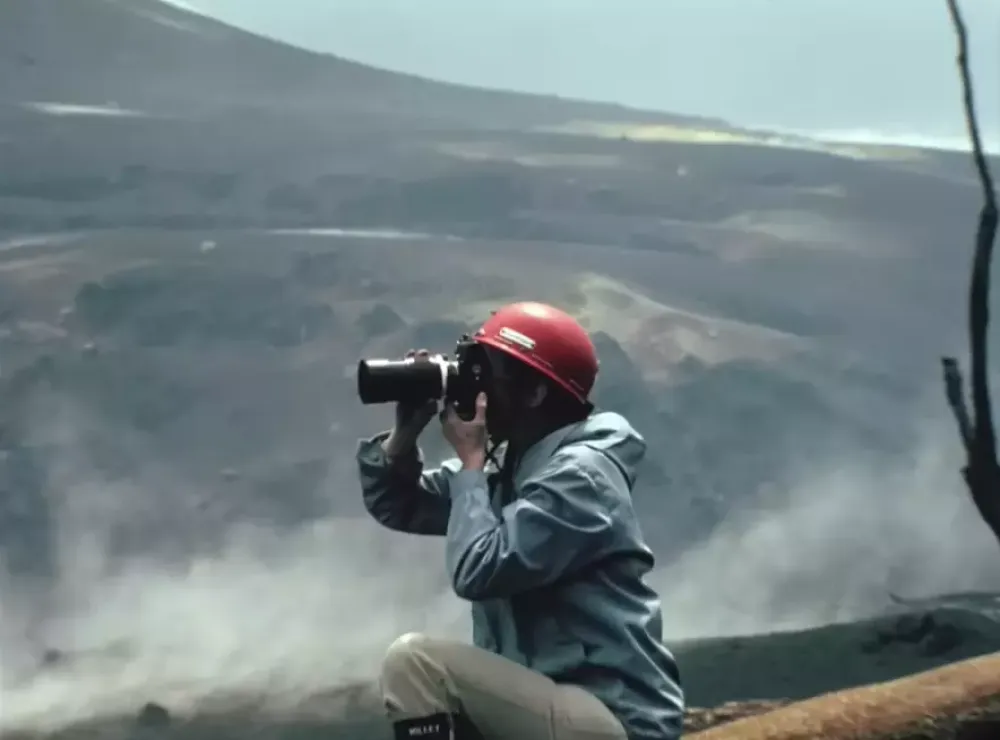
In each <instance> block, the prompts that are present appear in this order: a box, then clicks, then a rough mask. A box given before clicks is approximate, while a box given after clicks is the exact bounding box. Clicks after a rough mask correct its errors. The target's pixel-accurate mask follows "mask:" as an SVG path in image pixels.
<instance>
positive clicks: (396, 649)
mask: <svg viewBox="0 0 1000 740" xmlns="http://www.w3.org/2000/svg"><path fill="white" fill-rule="evenodd" d="M438 645H439V641H438V640H435V639H434V638H433V637H428V636H427V635H424V634H421V633H419V632H408V633H407V634H405V635H401V636H400V637H398V638H396V639H395V640H394V641H393V642H392V644H391V645H389V649H388V650H386V652H385V657H384V658H383V659H382V680H383V681H390V682H391V681H392V680H394V679H398V678H401V677H403V676H408V675H412V673H413V672H414V670H419V671H421V672H422V673H423V672H426V671H427V670H428V668H431V669H433V668H434V667H435V666H436V665H437V664H438V660H437V653H438V652H439V651H438Z"/></svg>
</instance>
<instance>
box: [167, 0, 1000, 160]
mask: <svg viewBox="0 0 1000 740" xmlns="http://www.w3.org/2000/svg"><path fill="white" fill-rule="evenodd" d="M184 4H186V5H190V6H194V7H196V8H197V9H199V10H202V11H204V12H205V13H208V14H211V15H214V16H216V17H218V18H220V19H222V20H225V21H228V22H231V23H234V24H237V25H240V26H243V27H245V28H248V29H250V30H253V31H256V32H259V33H264V34H268V35H271V36H274V37H277V38H280V39H283V40H286V41H289V42H292V43H295V44H298V45H301V46H305V47H309V48H313V49H318V50H321V51H327V52H332V53H335V54H339V55H342V56H345V57H348V58H351V59H356V60H358V61H362V62H367V63H370V64H373V65H377V66H381V67H387V68H390V69H394V70H402V71H407V72H413V73H418V74H421V75H426V76H429V77H433V78H437V79H442V80H448V81H455V82H462V83H469V84H475V85H484V86H489V87H499V88H507V89H514V90H521V91H531V92H542V93H555V94H559V95H563V96H568V97H580V98H587V99H598V100H609V101H616V102H622V103H626V104H630V105H634V106H641V107H648V108H656V109H663V110H670V111H674V112H680V113H694V114H699V115H713V116H721V117H723V118H726V119H729V120H731V121H733V122H735V123H739V124H744V125H766V126H771V127H778V128H783V129H792V130H802V131H808V132H812V133H819V134H827V135H834V136H844V137H849V138H858V139H868V140H871V139H875V140H878V139H883V138H888V139H902V140H907V141H914V142H922V141H934V142H935V143H940V144H943V145H952V144H954V143H955V142H956V141H958V142H961V141H962V140H963V137H964V136H965V131H964V124H963V120H962V118H961V111H960V107H959V97H958V96H959V90H958V86H957V77H956V74H955V69H954V64H953V58H954V43H955V42H954V37H953V35H952V32H951V29H950V26H949V24H948V17H947V10H946V6H945V2H944V0H877V1H875V2H863V1H862V0H809V1H808V2H802V1H801V0H618V1H617V2H614V3H611V2H607V0H544V1H542V0H508V1H507V2H503V3H496V2H492V1H491V0H463V1H462V2H456V0H423V1H422V2H419V3H416V2H411V0H379V2H371V1H370V0H366V1H365V2H361V0H286V1H285V2H282V3H278V2H275V1H274V0H270V1H269V2H257V3H250V2H246V1H245V0H186V2H185V3H184ZM962 7H963V8H964V11H965V14H966V18H967V22H968V25H969V27H970V30H971V36H972V39H971V43H972V45H973V59H974V62H975V71H976V76H977V80H976V82H977V89H978V95H979V98H980V107H981V115H982V119H983V124H984V127H986V128H987V129H988V130H987V131H986V132H985V135H986V138H987V139H988V140H989V141H990V142H992V144H993V145H994V146H996V145H997V142H998V138H1000V3H997V2H994V0H965V2H963V3H962Z"/></svg>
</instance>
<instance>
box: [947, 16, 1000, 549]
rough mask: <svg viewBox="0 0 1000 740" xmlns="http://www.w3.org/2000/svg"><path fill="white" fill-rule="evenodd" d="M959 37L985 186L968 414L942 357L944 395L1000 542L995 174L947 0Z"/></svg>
mask: <svg viewBox="0 0 1000 740" xmlns="http://www.w3.org/2000/svg"><path fill="white" fill-rule="evenodd" d="M946 2H947V4H948V12H949V14H950V15H951V21H952V25H953V26H954V28H955V34H956V36H957V38H958V57H957V62H958V68H959V73H960V75H961V79H962V91H963V95H962V98H963V103H964V107H965V120H966V125H967V126H968V130H969V137H970V138H971V140H972V159H973V163H974V165H975V167H976V172H977V173H978V175H979V180H980V183H981V185H982V189H983V206H982V209H981V210H980V212H979V225H978V228H977V230H976V248H975V256H974V258H973V264H972V279H971V282H970V285H969V345H970V347H969V355H970V356H969V365H970V367H971V396H972V411H973V413H972V416H971V420H970V415H969V411H968V407H967V406H966V402H965V399H964V393H963V382H962V375H961V371H960V370H959V366H958V361H957V360H956V359H955V358H953V357H945V358H943V365H944V380H945V393H946V396H947V398H948V404H949V406H951V409H952V412H953V413H954V415H955V420H956V422H957V423H958V427H959V433H960V435H961V436H962V442H963V444H964V445H965V450H966V457H967V463H966V467H965V469H964V470H963V471H962V472H963V474H964V476H965V482H966V485H967V486H968V488H969V493H970V494H971V495H972V500H973V502H974V503H975V504H976V508H977V509H978V511H979V514H980V516H982V518H983V521H985V522H986V524H987V525H988V526H989V527H990V529H991V530H992V531H993V534H994V535H995V536H996V538H997V541H998V542H1000V467H998V465H997V456H996V431H995V428H994V425H993V412H992V404H991V401H990V389H989V379H988V372H987V344H986V331H987V328H988V327H989V320H990V315H989V294H990V266H991V262H992V259H993V246H994V241H995V239H996V231H997V198H996V189H995V187H994V184H993V177H992V175H991V174H990V168H989V164H988V163H987V160H986V155H985V154H984V153H983V144H982V138H981V137H980V134H979V119H978V117H977V115H976V104H975V96H974V93H973V85H972V74H971V72H970V70H969V48H968V47H969V41H968V32H967V30H966V26H965V21H964V20H963V17H962V12H961V10H960V9H959V7H958V0H946Z"/></svg>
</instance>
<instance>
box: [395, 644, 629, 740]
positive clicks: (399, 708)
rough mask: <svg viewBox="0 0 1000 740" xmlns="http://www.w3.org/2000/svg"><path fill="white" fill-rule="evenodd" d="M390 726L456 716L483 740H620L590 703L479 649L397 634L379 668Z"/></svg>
mask: <svg viewBox="0 0 1000 740" xmlns="http://www.w3.org/2000/svg"><path fill="white" fill-rule="evenodd" d="M379 686H380V688H381V691H382V697H383V700H384V702H385V708H386V711H387V712H388V716H389V719H390V720H391V721H397V720H404V719H415V718H418V717H426V716H429V715H433V714H437V713H439V712H448V713H450V714H459V713H461V714H463V715H464V716H465V718H466V719H468V720H469V721H470V722H472V724H474V725H475V726H476V729H477V730H479V733H480V734H481V735H482V736H483V738H484V740H511V738H517V740H627V738H626V735H625V730H624V729H623V728H622V725H621V723H620V722H619V721H618V720H617V719H616V718H615V716H614V715H613V714H611V712H610V711H609V710H608V708H607V707H606V706H605V705H604V704H603V703H602V702H601V701H600V700H598V699H597V698H596V697H594V696H592V695H591V694H589V693H588V692H586V691H584V690H583V689H581V688H579V687H577V686H569V685H562V684H557V683H555V682H554V681H552V680H550V679H549V678H546V677H545V676H543V675H542V674H540V673H536V672H535V671H532V670H530V669H528V668H525V667H524V666H521V665H518V664H517V663H514V662H513V661H511V660H508V659H507V658H503V657H501V656H499V655H495V654H493V653H490V652H488V651H486V650H482V649H481V648H477V647H473V646H472V645H465V644H463V643H460V642H452V641H450V640H438V639H435V638H432V637H427V636H425V635H420V634H408V635H403V636H402V637H400V638H399V639H398V640H396V641H395V642H394V643H393V644H392V645H391V646H390V647H389V650H388V652H387V654H386V656H385V661H384V662H383V663H382V673H381V676H380V678H379Z"/></svg>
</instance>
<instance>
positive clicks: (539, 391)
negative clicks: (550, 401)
mask: <svg viewBox="0 0 1000 740" xmlns="http://www.w3.org/2000/svg"><path fill="white" fill-rule="evenodd" d="M548 395H549V387H548V386H547V385H546V384H545V383H539V384H538V385H536V386H535V388H534V390H533V391H532V392H531V394H530V395H529V396H528V408H529V409H537V408H538V407H539V406H541V405H542V402H543V401H544V400H545V397H546V396H548Z"/></svg>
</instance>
